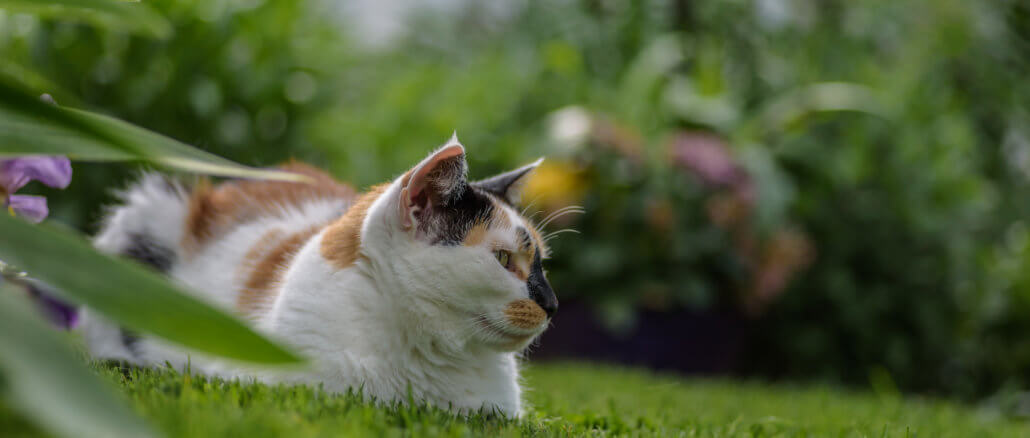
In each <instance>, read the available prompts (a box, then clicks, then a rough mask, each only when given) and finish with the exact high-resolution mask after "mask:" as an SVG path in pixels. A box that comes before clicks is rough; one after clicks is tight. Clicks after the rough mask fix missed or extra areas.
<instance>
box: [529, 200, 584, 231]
mask: <svg viewBox="0 0 1030 438" xmlns="http://www.w3.org/2000/svg"><path fill="white" fill-rule="evenodd" d="M586 212H587V211H586V210H585V209H584V208H583V207H580V206H569V207H565V208H562V209H560V210H558V211H555V212H554V213H551V214H549V215H547V217H546V218H544V220H543V222H542V223H541V224H540V226H539V227H540V228H541V229H543V228H547V226H548V225H550V224H551V222H554V221H555V220H556V219H558V218H560V217H562V216H565V215H567V214H573V213H576V214H584V213H586Z"/></svg>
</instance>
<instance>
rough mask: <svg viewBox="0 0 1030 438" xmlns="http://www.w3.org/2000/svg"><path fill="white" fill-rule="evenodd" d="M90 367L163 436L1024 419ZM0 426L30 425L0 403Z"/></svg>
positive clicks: (743, 429)
mask: <svg viewBox="0 0 1030 438" xmlns="http://www.w3.org/2000/svg"><path fill="white" fill-rule="evenodd" d="M98 371H99V372H100V373H101V374H102V375H103V376H104V377H105V378H107V379H109V380H111V381H113V382H116V384H117V385H118V386H120V387H121V388H122V390H123V391H124V393H125V394H126V395H127V397H128V398H129V399H130V401H131V403H132V404H133V405H134V406H135V408H136V409H137V411H139V412H140V413H141V414H142V415H143V416H144V417H145V418H147V419H149V420H150V422H151V423H152V424H153V425H155V426H156V427H157V428H158V429H159V430H161V431H163V432H164V433H165V434H166V435H167V436H170V437H247V438H258V437H274V436H290V437H332V436H341V437H352V436H402V435H411V436H469V435H483V436H522V435H531V436H582V435H589V436H605V435H630V436H655V435H665V436H688V437H694V436H697V437H722V436H727V437H809V436H832V437H883V436H890V437H966V436H969V437H981V436H991V437H1006V436H1012V437H1017V436H1030V425H1028V424H1025V423H1021V422H1017V421H1013V420H1008V419H1005V418H1001V417H998V416H994V415H989V414H987V413H984V412H980V411H976V410H973V409H971V408H968V407H962V406H958V405H954V404H951V403H947V402H942V401H935V400H919V399H901V398H897V397H878V396H875V395H872V394H863V393H852V392H847V391H842V390H840V389H835V388H830V387H823V386H785V385H769V384H759V383H741V382H731V381H721V380H691V379H683V378H678V377H673V376H667V375H655V374H653V373H649V372H646V371H641V370H633V369H626V368H616V367H608V366H599V365H587V364H572V363H569V364H542V365H533V366H529V367H527V370H526V373H525V381H526V385H527V387H528V389H529V390H528V394H527V399H528V401H529V403H530V404H531V405H532V408H531V409H530V411H529V414H528V415H527V416H526V418H524V419H522V420H518V421H516V420H507V419H501V418H486V417H483V416H474V417H471V418H469V419H467V420H465V419H458V418H453V417H451V416H450V415H448V414H446V413H445V412H443V411H440V410H437V409H433V408H429V407H425V406H416V407H402V406H386V407H377V406H375V405H373V404H371V403H369V402H367V401H363V400H361V399H360V398H359V397H356V396H353V395H327V394H325V393H321V392H319V391H317V390H314V389H312V388H309V387H289V386H267V385H261V384H241V383H239V382H227V381H223V380H219V379H208V378H204V377H199V376H193V375H187V374H181V373H176V372H174V371H170V370H158V371H155V370H141V369H133V370H130V371H129V372H128V373H127V375H122V373H121V372H119V370H118V369H117V368H113V367H100V368H99V369H98ZM0 435H2V436H36V435H38V433H37V432H36V430H35V429H33V428H32V426H30V425H28V424H26V423H24V422H23V421H21V420H19V419H17V418H16V417H15V416H14V415H13V414H11V412H10V410H9V409H6V408H4V407H2V406H0Z"/></svg>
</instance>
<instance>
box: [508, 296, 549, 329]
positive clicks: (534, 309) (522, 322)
mask: <svg viewBox="0 0 1030 438" xmlns="http://www.w3.org/2000/svg"><path fill="white" fill-rule="evenodd" d="M504 316H506V317H507V318H508V322H509V323H510V324H511V325H513V326H515V327H518V328H523V329H531V328H534V327H538V326H540V324H541V323H543V322H544V320H546V319H547V312H545V311H544V309H542V308H541V307H540V306H539V305H537V303H535V302H533V300H530V299H523V300H515V301H512V302H510V303H508V305H507V306H506V307H505V308H504Z"/></svg>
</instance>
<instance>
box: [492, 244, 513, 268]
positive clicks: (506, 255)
mask: <svg viewBox="0 0 1030 438" xmlns="http://www.w3.org/2000/svg"><path fill="white" fill-rule="evenodd" d="M494 257H496V258H497V263H500V264H501V266H504V269H508V263H509V262H511V253H510V252H508V251H505V250H503V249H499V250H497V251H494Z"/></svg>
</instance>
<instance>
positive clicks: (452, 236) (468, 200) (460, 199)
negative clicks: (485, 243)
mask: <svg viewBox="0 0 1030 438" xmlns="http://www.w3.org/2000/svg"><path fill="white" fill-rule="evenodd" d="M493 211H494V203H493V202H492V201H491V200H490V197H489V196H488V195H486V194H484V193H482V192H481V191H480V190H479V189H477V188H474V187H472V186H470V185H468V184H467V183H465V184H464V187H463V188H461V189H460V190H457V191H456V194H455V196H452V197H451V198H450V199H447V200H445V201H444V202H443V203H442V204H441V205H437V206H433V207H432V211H430V212H429V213H428V214H426V215H424V216H423V219H422V220H421V221H420V222H419V225H418V227H419V232H421V233H423V234H424V235H426V236H429V237H430V241H431V242H433V244H438V245H446V246H454V245H460V244H461V242H462V241H464V240H465V236H466V235H468V232H469V230H470V229H471V228H472V226H473V225H474V224H475V223H476V222H477V221H480V220H483V219H485V218H489V217H490V215H492V214H493Z"/></svg>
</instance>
